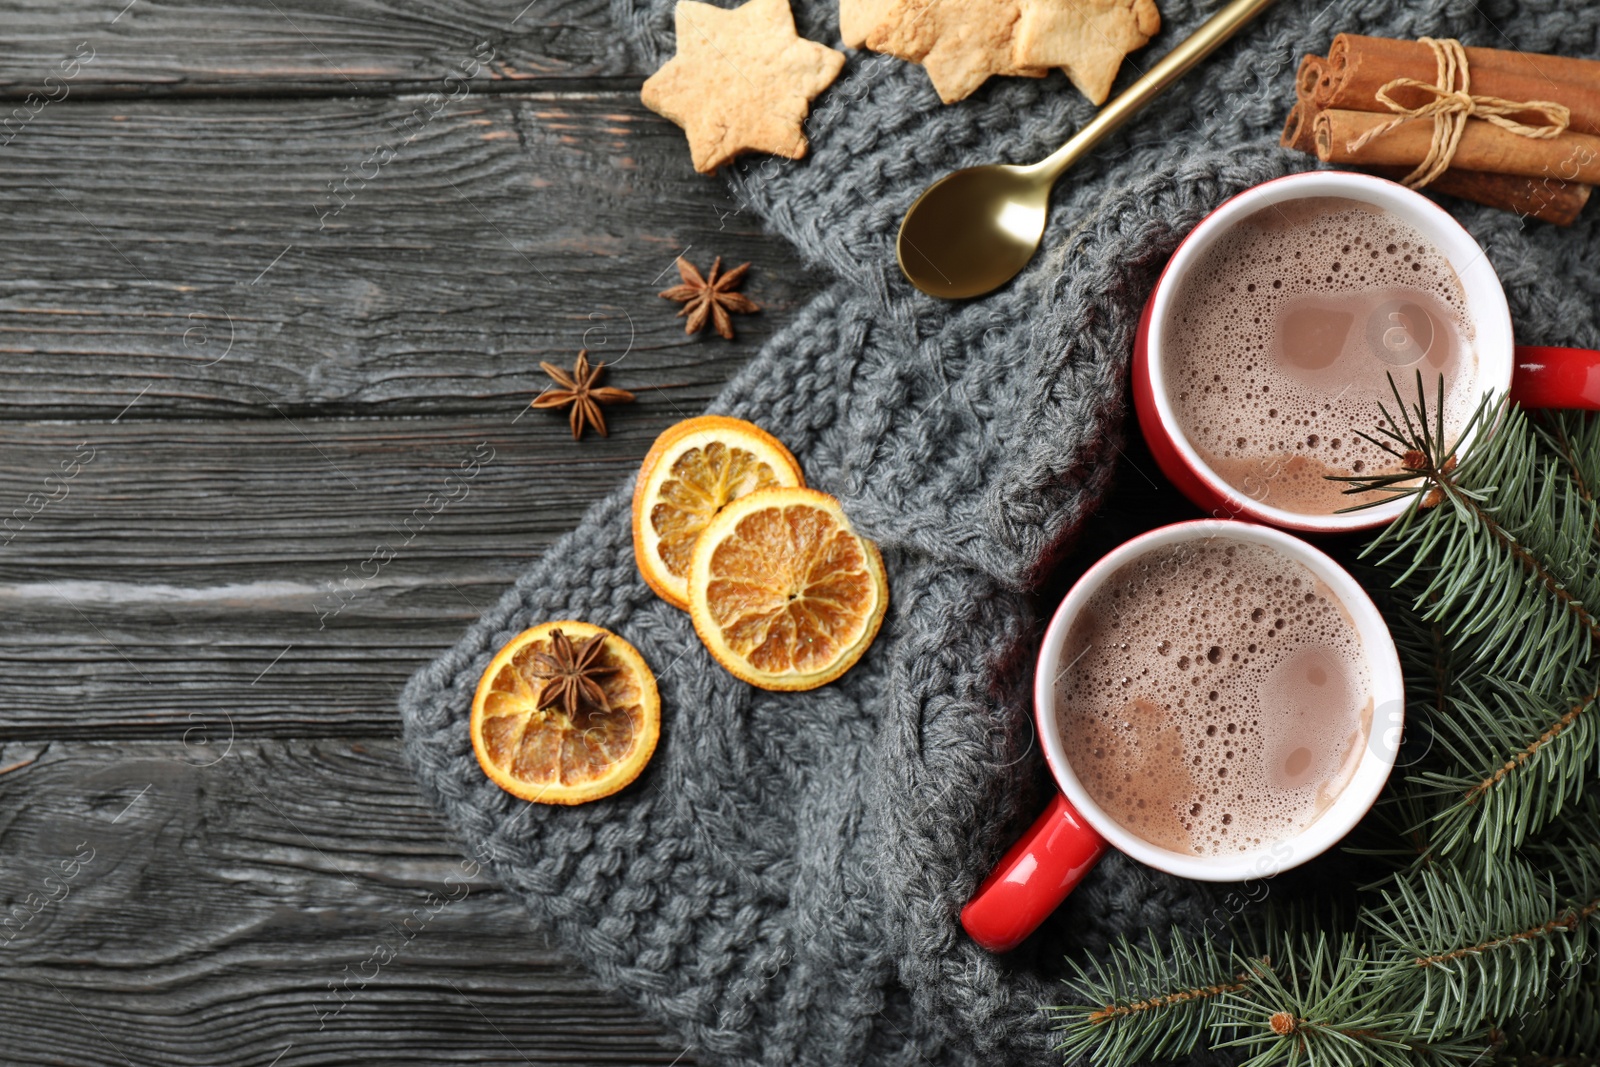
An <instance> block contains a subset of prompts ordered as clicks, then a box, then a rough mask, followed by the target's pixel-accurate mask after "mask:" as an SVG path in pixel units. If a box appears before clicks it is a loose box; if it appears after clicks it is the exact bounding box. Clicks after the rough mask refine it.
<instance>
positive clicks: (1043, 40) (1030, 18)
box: [1013, 0, 1161, 104]
mask: <svg viewBox="0 0 1600 1067" xmlns="http://www.w3.org/2000/svg"><path fill="white" fill-rule="evenodd" d="M1160 29H1161V13H1160V12H1159V11H1157V10H1156V5H1155V0H1023V4H1022V18H1021V19H1020V20H1019V21H1018V23H1017V31H1016V49H1015V51H1014V53H1013V58H1014V59H1015V60H1016V61H1017V62H1018V63H1021V64H1024V65H1026V66H1038V67H1060V68H1061V69H1062V70H1064V71H1065V72H1066V75H1067V77H1068V78H1070V79H1072V84H1073V85H1076V86H1077V87H1078V91H1079V92H1081V93H1083V95H1084V96H1087V97H1088V98H1089V99H1090V100H1093V101H1094V102H1095V103H1096V104H1103V103H1105V102H1106V97H1108V96H1110V95H1111V83H1112V82H1113V81H1114V80H1116V77H1117V70H1118V69H1119V68H1120V67H1121V66H1122V57H1123V56H1125V55H1127V54H1128V53H1129V52H1132V51H1134V50H1135V49H1137V48H1143V47H1144V46H1145V45H1146V44H1148V43H1149V41H1150V38H1152V37H1154V36H1155V35H1156V32H1157V31H1158V30H1160Z"/></svg>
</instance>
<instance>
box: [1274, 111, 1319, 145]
mask: <svg viewBox="0 0 1600 1067" xmlns="http://www.w3.org/2000/svg"><path fill="white" fill-rule="evenodd" d="M1278 143H1279V144H1280V145H1282V146H1283V147H1285V148H1292V149H1294V150H1295V151H1296V152H1304V153H1305V154H1306V155H1308V156H1314V155H1316V154H1317V113H1316V112H1315V111H1313V110H1312V109H1311V105H1310V104H1308V103H1306V102H1305V101H1303V100H1302V101H1300V102H1299V103H1297V104H1295V105H1294V107H1292V108H1290V109H1289V117H1288V118H1287V119H1285V120H1284V123H1283V133H1282V134H1280V135H1279V136H1278Z"/></svg>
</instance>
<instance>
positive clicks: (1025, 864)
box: [961, 792, 1107, 952]
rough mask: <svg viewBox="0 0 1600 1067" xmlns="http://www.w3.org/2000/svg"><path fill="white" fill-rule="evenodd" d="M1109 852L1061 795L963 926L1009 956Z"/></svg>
mask: <svg viewBox="0 0 1600 1067" xmlns="http://www.w3.org/2000/svg"><path fill="white" fill-rule="evenodd" d="M1106 847H1107V846H1106V839H1105V838H1103V837H1101V836H1100V834H1099V831H1097V830H1095V828H1094V827H1092V826H1090V825H1089V823H1088V822H1087V821H1086V820H1085V819H1084V817H1083V816H1082V815H1079V814H1078V810H1077V809H1076V808H1074V807H1073V806H1072V803H1071V802H1070V801H1068V800H1067V798H1066V797H1064V796H1062V795H1061V794H1060V793H1059V792H1058V793H1057V794H1056V795H1055V799H1054V800H1052V801H1050V805H1049V807H1047V808H1045V809H1044V814H1043V815H1040V816H1039V817H1038V818H1037V819H1035V820H1034V823H1033V825H1032V826H1030V827H1029V828H1028V832H1027V833H1025V834H1023V835H1022V837H1021V839H1020V840H1018V841H1017V843H1016V844H1014V845H1012V846H1011V848H1010V849H1009V850H1008V851H1007V852H1006V854H1005V855H1004V856H1002V857H1001V858H1000V862H999V863H997V864H996V865H995V868H994V870H992V871H990V872H989V877H987V878H985V879H984V880H983V884H982V885H980V886H978V891H977V892H976V893H974V894H973V895H972V899H971V900H969V901H967V906H966V907H964V908H962V909H961V925H962V926H963V927H965V928H966V931H967V933H968V934H969V935H971V937H972V940H974V941H976V942H977V943H978V944H980V945H982V946H983V947H984V948H986V949H988V950H989V951H990V952H1009V951H1010V950H1011V949H1014V948H1016V947H1017V946H1018V945H1020V944H1022V942H1023V940H1024V939H1026V938H1027V936H1028V935H1029V934H1031V933H1033V932H1034V931H1035V930H1037V929H1038V928H1039V924H1040V923H1042V922H1044V921H1045V920H1046V919H1047V918H1049V917H1050V913H1051V912H1053V911H1055V910H1056V908H1057V907H1059V906H1060V904H1061V902H1062V901H1063V900H1066V899H1067V894H1068V893H1071V892H1072V891H1073V889H1075V888H1076V887H1077V885H1078V883H1079V882H1081V881H1083V876H1084V875H1086V874H1088V873H1089V871H1090V870H1091V869H1092V868H1093V867H1094V865H1095V862H1096V861H1098V860H1099V859H1100V857H1101V856H1102V855H1104V854H1105V851H1106Z"/></svg>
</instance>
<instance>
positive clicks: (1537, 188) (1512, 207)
mask: <svg viewBox="0 0 1600 1067" xmlns="http://www.w3.org/2000/svg"><path fill="white" fill-rule="evenodd" d="M1362 169H1363V170H1366V171H1368V172H1370V173H1372V174H1376V175H1378V176H1379V177H1383V178H1388V179H1389V180H1390V181H1396V182H1397V181H1400V180H1401V179H1402V178H1404V177H1405V176H1406V175H1408V174H1410V173H1411V170H1412V168H1411V167H1363V168H1362ZM1591 188H1593V187H1592V186H1588V185H1584V184H1582V183H1581V182H1563V181H1557V180H1556V179H1554V178H1524V177H1520V176H1518V175H1515V174H1484V173H1483V172H1481V171H1475V170H1458V169H1457V168H1455V167H1451V168H1450V169H1449V170H1447V171H1445V172H1444V173H1443V174H1441V175H1439V176H1438V177H1437V178H1435V179H1434V180H1433V181H1431V182H1429V183H1428V187H1427V189H1426V190H1425V191H1426V192H1430V193H1446V194H1448V195H1450V196H1458V197H1460V198H1461V199H1463V200H1470V201H1472V202H1473V203H1474V204H1484V205H1486V206H1488V207H1493V208H1499V209H1500V210H1502V211H1511V212H1515V213H1516V214H1518V215H1523V216H1527V217H1530V218H1535V219H1539V220H1540V221H1541V222H1548V223H1550V224H1551V225H1553V226H1571V225H1572V224H1573V223H1574V222H1576V221H1577V218H1578V215H1579V213H1580V212H1582V211H1583V205H1585V204H1587V203H1588V202H1589V191H1590V189H1591Z"/></svg>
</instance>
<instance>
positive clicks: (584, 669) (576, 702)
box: [531, 630, 618, 719]
mask: <svg viewBox="0 0 1600 1067" xmlns="http://www.w3.org/2000/svg"><path fill="white" fill-rule="evenodd" d="M605 641H606V635H605V634H595V635H594V636H593V637H591V638H589V639H588V640H587V641H585V642H584V643H583V644H581V645H579V646H577V648H573V646H572V641H571V639H569V638H568V637H567V635H566V634H564V633H562V632H561V631H560V630H551V631H550V654H549V655H546V654H545V653H543V652H535V653H534V654H533V658H534V661H535V663H536V664H537V666H536V667H534V669H533V671H532V672H531V673H532V674H533V676H534V677H535V678H543V679H545V686H544V689H543V690H541V691H540V693H539V710H540V711H543V710H544V709H545V708H553V707H555V706H557V705H558V704H559V705H560V706H561V710H562V711H564V712H566V715H567V718H569V719H572V718H576V717H577V714H578V708H579V707H581V706H582V705H583V704H584V703H586V702H587V703H588V704H590V705H592V706H593V707H596V708H598V709H599V710H601V711H610V710H611V705H610V704H609V703H607V702H606V691H605V690H604V689H601V688H600V683H599V682H597V681H595V678H596V677H598V676H600V675H603V674H614V673H615V672H616V671H617V670H618V668H616V667H601V666H598V665H596V663H595V660H596V659H598V658H599V656H600V647H601V646H602V645H604V644H605Z"/></svg>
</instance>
